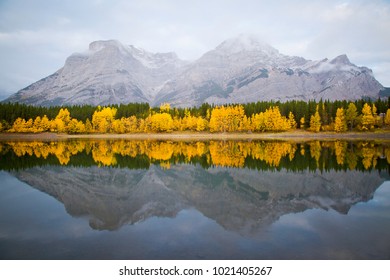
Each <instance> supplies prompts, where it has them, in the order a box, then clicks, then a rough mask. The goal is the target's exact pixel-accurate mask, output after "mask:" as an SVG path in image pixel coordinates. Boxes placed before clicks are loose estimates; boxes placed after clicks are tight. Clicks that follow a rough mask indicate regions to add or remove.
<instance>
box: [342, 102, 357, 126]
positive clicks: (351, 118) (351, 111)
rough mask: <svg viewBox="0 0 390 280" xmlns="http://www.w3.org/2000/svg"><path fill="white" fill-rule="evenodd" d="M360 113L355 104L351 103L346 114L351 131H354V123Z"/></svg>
mask: <svg viewBox="0 0 390 280" xmlns="http://www.w3.org/2000/svg"><path fill="white" fill-rule="evenodd" d="M357 117H358V112H357V108H356V106H355V104H354V103H352V102H351V103H349V105H348V108H347V111H346V112H345V120H346V122H347V124H349V129H350V130H351V131H352V128H353V127H354V123H355V121H356V120H357Z"/></svg>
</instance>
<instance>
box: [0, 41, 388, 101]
mask: <svg viewBox="0 0 390 280" xmlns="http://www.w3.org/2000/svg"><path fill="white" fill-rule="evenodd" d="M382 89H383V86H382V85H381V84H380V83H379V82H378V81H377V80H375V78H374V76H373V74H372V71H371V70H370V69H368V68H366V67H358V66H356V65H354V64H352V63H351V62H350V61H349V59H348V57H347V56H346V55H341V56H338V57H336V58H334V59H333V60H327V59H325V60H320V61H309V60H306V59H304V58H302V57H294V56H287V55H283V54H280V53H279V52H278V50H276V49H275V48H273V47H272V46H270V45H268V44H267V43H264V42H262V41H261V40H259V39H258V38H256V37H255V36H252V35H239V36H237V37H235V38H230V39H228V40H226V41H224V42H222V43H221V44H220V45H218V46H217V47H216V48H215V49H213V50H210V51H209V52H207V53H205V54H204V55H203V56H202V57H201V58H199V59H198V60H195V61H193V62H191V63H189V62H184V61H182V60H180V59H179V58H178V57H177V55H176V54H175V53H172V52H170V53H152V52H149V51H146V50H144V49H141V48H138V47H135V46H133V45H123V44H121V43H120V42H119V41H116V40H107V41H95V42H92V43H91V44H90V45H89V49H88V50H87V51H85V52H81V53H75V54H73V55H71V56H70V57H68V58H67V60H66V62H65V65H64V66H63V67H62V68H61V69H59V70H58V71H57V72H55V73H54V74H52V75H50V76H49V77H46V78H43V79H41V80H40V81H37V82H35V83H33V84H31V85H30V86H28V87H26V88H24V89H22V90H20V91H19V92H17V93H15V94H14V95H12V96H10V97H9V98H8V99H6V100H5V102H20V103H26V104H33V105H44V106H51V105H65V104H91V105H106V104H115V103H117V104H118V103H134V102H149V103H150V104H151V105H160V103H162V102H169V103H171V105H172V106H179V107H191V106H199V105H201V104H202V103H205V102H207V103H210V104H211V103H214V104H226V103H247V102H256V101H261V100H280V101H287V100H293V99H294V100H311V99H316V100H319V99H324V100H325V99H329V100H341V99H347V100H356V99H359V98H362V97H363V96H364V97H371V98H377V97H378V96H379V92H380V90H382Z"/></svg>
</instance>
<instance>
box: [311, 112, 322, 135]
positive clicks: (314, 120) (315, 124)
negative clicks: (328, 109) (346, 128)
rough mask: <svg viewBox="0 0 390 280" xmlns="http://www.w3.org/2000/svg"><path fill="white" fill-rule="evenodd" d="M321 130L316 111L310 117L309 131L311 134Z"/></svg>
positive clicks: (319, 119)
mask: <svg viewBox="0 0 390 280" xmlns="http://www.w3.org/2000/svg"><path fill="white" fill-rule="evenodd" d="M320 129H321V117H320V114H319V113H318V110H316V112H315V114H314V115H312V116H311V117H310V127H309V130H310V131H313V132H319V131H320Z"/></svg>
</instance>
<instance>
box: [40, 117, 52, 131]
mask: <svg viewBox="0 0 390 280" xmlns="http://www.w3.org/2000/svg"><path fill="white" fill-rule="evenodd" d="M41 128H42V131H48V130H49V129H50V120H49V118H48V117H47V116H46V115H43V117H42V119H41Z"/></svg>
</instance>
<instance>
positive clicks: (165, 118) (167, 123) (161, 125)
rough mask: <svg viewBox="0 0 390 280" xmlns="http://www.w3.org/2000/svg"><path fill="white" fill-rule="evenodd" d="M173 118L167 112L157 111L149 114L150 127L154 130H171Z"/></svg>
mask: <svg viewBox="0 0 390 280" xmlns="http://www.w3.org/2000/svg"><path fill="white" fill-rule="evenodd" d="M172 127H173V120H172V117H171V115H170V114H168V113H158V114H154V115H152V116H150V129H151V130H152V131H154V132H170V131H172Z"/></svg>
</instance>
